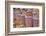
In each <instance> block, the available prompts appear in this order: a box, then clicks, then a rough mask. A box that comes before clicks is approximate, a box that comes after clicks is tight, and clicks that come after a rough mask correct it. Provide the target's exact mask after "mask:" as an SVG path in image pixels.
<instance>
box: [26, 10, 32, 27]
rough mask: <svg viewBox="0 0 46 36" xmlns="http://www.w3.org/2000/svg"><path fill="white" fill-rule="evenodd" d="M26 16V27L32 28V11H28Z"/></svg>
mask: <svg viewBox="0 0 46 36" xmlns="http://www.w3.org/2000/svg"><path fill="white" fill-rule="evenodd" d="M25 15H26V16H25V23H26V27H32V9H28V10H27V11H26V13H25Z"/></svg>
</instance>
